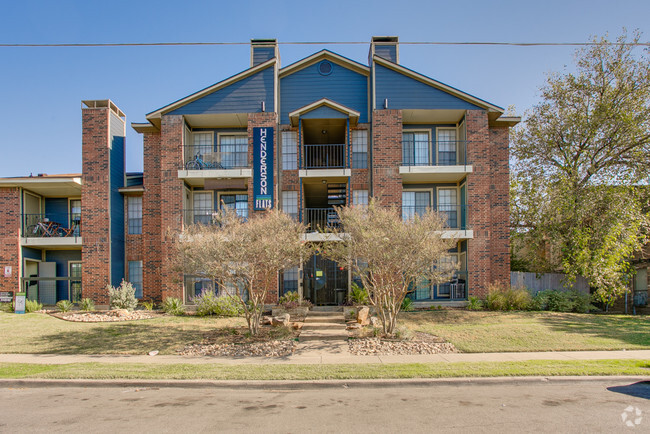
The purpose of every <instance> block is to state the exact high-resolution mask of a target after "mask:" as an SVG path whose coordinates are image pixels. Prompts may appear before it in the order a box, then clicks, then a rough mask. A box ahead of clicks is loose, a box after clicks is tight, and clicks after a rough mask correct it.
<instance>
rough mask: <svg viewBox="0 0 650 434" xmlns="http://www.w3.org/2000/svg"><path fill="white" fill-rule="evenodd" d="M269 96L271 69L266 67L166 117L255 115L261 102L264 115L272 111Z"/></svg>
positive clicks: (272, 104)
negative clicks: (264, 111)
mask: <svg viewBox="0 0 650 434" xmlns="http://www.w3.org/2000/svg"><path fill="white" fill-rule="evenodd" d="M273 92H274V86H273V67H272V66H270V67H268V68H266V69H264V70H262V71H260V72H258V73H257V74H254V75H251V76H250V77H247V78H244V79H242V80H239V81H237V82H235V83H233V84H231V85H229V86H226V87H224V88H223V89H219V90H217V91H214V92H212V93H211V94H209V95H206V96H204V97H203V98H200V99H197V100H196V101H193V102H191V103H189V104H186V105H184V106H183V107H180V108H178V109H176V110H174V111H172V112H170V113H169V114H172V115H190V114H204V113H257V112H260V111H262V105H261V102H262V101H264V102H265V105H266V111H268V112H271V111H274V110H275V108H274V94H273Z"/></svg>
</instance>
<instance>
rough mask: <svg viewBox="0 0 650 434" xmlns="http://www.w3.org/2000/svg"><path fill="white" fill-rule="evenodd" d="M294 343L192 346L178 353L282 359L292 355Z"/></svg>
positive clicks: (269, 342) (183, 354)
mask: <svg viewBox="0 0 650 434" xmlns="http://www.w3.org/2000/svg"><path fill="white" fill-rule="evenodd" d="M295 348H296V343H295V341H277V340H275V341H268V342H254V343H249V344H192V345H187V346H185V348H184V349H183V350H181V351H179V353H180V354H181V355H182V356H234V357H251V356H258V357H260V356H261V357H284V356H289V355H291V354H293V352H294V350H295Z"/></svg>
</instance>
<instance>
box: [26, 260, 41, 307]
mask: <svg viewBox="0 0 650 434" xmlns="http://www.w3.org/2000/svg"><path fill="white" fill-rule="evenodd" d="M38 263H39V261H30V260H29V259H25V274H24V275H25V277H38ZM27 299H28V300H38V281H37V280H28V281H27Z"/></svg>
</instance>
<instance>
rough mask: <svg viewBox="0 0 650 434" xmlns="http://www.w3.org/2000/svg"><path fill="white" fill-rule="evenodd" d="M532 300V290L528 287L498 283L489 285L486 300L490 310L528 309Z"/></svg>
mask: <svg viewBox="0 0 650 434" xmlns="http://www.w3.org/2000/svg"><path fill="white" fill-rule="evenodd" d="M531 302H532V297H531V295H530V292H528V290H527V289H526V288H510V287H509V286H507V287H504V286H501V285H500V284H498V283H492V284H490V285H489V286H488V295H487V298H486V300H485V303H486V305H487V308H488V309H490V310H503V311H506V310H527V309H528V308H529V307H530V305H531Z"/></svg>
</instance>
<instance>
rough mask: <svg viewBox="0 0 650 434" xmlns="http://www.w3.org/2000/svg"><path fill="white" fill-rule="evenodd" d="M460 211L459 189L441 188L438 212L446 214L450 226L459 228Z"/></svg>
mask: <svg viewBox="0 0 650 434" xmlns="http://www.w3.org/2000/svg"><path fill="white" fill-rule="evenodd" d="M458 211H459V206H458V189H457V188H439V189H438V212H440V213H442V214H445V215H446V217H447V226H448V227H450V228H458Z"/></svg>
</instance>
